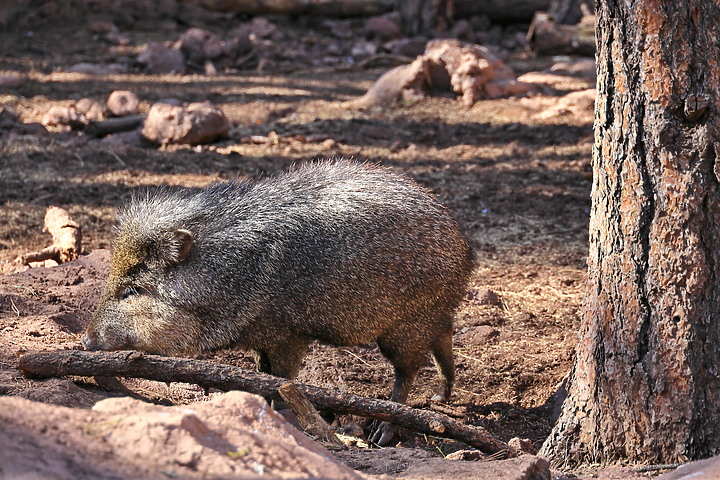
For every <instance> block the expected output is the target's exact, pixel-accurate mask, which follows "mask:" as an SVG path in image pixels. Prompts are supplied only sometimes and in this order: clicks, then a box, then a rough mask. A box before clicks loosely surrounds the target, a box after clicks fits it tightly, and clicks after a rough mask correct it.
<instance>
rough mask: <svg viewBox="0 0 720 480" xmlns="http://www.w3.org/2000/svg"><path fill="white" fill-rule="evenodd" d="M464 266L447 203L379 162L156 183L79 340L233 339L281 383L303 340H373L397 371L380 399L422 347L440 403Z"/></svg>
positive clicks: (397, 397) (179, 343)
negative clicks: (432, 365)
mask: <svg viewBox="0 0 720 480" xmlns="http://www.w3.org/2000/svg"><path fill="white" fill-rule="evenodd" d="M472 269H473V254H472V250H471V249H470V247H469V246H468V243H467V242H466V240H465V238H464V237H463V235H462V233H461V232H460V229H459V228H458V225H457V222H456V221H455V220H454V219H453V217H452V215H451V214H450V213H449V212H448V210H447V209H446V208H445V207H444V206H442V205H441V204H440V203H438V202H437V201H436V200H435V199H434V197H433V196H432V195H431V194H429V193H428V192H427V191H426V190H425V189H424V188H423V187H421V186H420V185H418V184H417V183H415V182H414V181H412V180H411V179H409V178H407V177H405V176H402V175H398V174H395V173H393V172H391V171H390V170H387V169H384V168H381V167H377V166H373V165H363V164H358V163H353V162H347V161H332V162H321V163H316V164H308V165H305V166H302V167H299V168H297V169H295V170H292V171H290V172H288V173H286V174H283V175H279V176H277V177H274V178H267V179H264V180H261V181H259V182H257V183H254V184H251V183H245V182H243V183H238V182H230V183H223V184H217V185H213V186H210V187H208V188H207V189H205V190H202V191H179V192H170V191H167V190H165V191H161V192H159V193H157V194H155V195H152V196H146V197H144V198H140V199H137V200H135V201H133V202H131V203H130V205H129V206H128V207H127V208H126V209H125V210H124V211H123V212H122V213H121V215H120V222H119V227H118V229H117V235H116V238H115V240H114V243H113V257H112V265H111V270H110V278H109V280H108V284H107V286H106V289H105V293H104V294H103V300H102V301H101V303H100V307H99V308H98V311H97V312H96V315H95V317H94V318H93V321H92V322H91V323H90V325H89V326H88V330H87V332H86V334H85V337H84V340H83V343H84V344H85V345H86V347H87V348H89V349H96V348H101V349H117V348H134V349H138V350H144V351H148V352H156V353H163V354H170V355H172V354H186V353H196V352H200V351H207V350H212V349H216V348H224V347H228V346H231V345H235V346H239V347H244V348H247V349H251V350H253V351H254V354H255V359H256V363H257V366H258V368H259V369H260V370H261V371H263V372H266V373H270V374H273V375H277V376H282V377H287V378H293V377H294V376H295V375H296V374H297V373H298V370H299V369H300V367H301V365H302V358H303V356H304V355H305V352H306V350H307V348H308V346H309V345H310V343H311V342H312V341H314V340H320V341H322V342H325V343H329V344H333V345H359V344H366V343H369V342H372V341H377V343H378V346H379V347H380V350H381V351H382V353H383V354H384V355H385V356H386V357H387V358H388V359H389V360H390V362H391V363H392V364H393V366H394V368H395V386H394V387H393V391H392V396H391V398H392V400H394V401H397V402H405V401H406V399H407V396H408V392H409V391H410V387H411V385H412V383H413V381H414V379H415V377H416V375H417V373H418V371H419V370H420V368H422V366H423V365H425V363H426V361H427V357H428V354H429V353H432V355H433V357H434V359H435V361H436V364H437V367H438V372H439V373H440V377H441V380H442V382H441V386H440V389H439V391H438V398H440V399H447V398H448V397H449V395H450V392H451V389H452V384H453V380H454V361H453V355H452V334H453V315H454V312H455V310H456V308H457V306H458V305H459V304H460V301H461V300H462V297H463V295H464V294H465V290H466V285H467V282H468V279H469V277H470V274H471V272H472ZM385 433H386V434H387V433H388V431H386V432H385ZM382 438H383V440H384V441H387V440H389V437H388V435H383V436H382Z"/></svg>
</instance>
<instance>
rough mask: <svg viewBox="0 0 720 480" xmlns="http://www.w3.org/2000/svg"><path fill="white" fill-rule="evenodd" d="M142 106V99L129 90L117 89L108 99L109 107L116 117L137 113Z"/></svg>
mask: <svg viewBox="0 0 720 480" xmlns="http://www.w3.org/2000/svg"><path fill="white" fill-rule="evenodd" d="M139 107H140V99H139V98H138V96H137V95H135V94H134V93H133V92H129V91H127V90H115V91H114V92H112V93H111V94H110V96H109V97H108V100H107V108H108V110H109V111H110V113H112V114H113V115H115V116H116V117H125V116H127V115H137V113H138V108H139Z"/></svg>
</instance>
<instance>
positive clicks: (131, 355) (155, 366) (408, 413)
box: [19, 350, 507, 453]
mask: <svg viewBox="0 0 720 480" xmlns="http://www.w3.org/2000/svg"><path fill="white" fill-rule="evenodd" d="M19 363H20V370H21V372H22V373H23V375H26V376H28V377H32V378H46V377H60V376H66V375H79V376H92V377H94V376H101V377H113V376H117V377H131V378H147V379H150V380H157V381H160V382H184V383H194V384H197V385H200V386H202V387H205V388H218V389H220V390H243V391H246V392H250V393H254V394H256V395H262V396H264V397H266V398H270V399H273V400H280V398H281V397H280V395H279V394H278V389H279V388H280V387H282V385H284V384H286V383H287V379H285V378H279V377H273V376H272V375H266V374H264V373H257V372H249V371H247V370H243V369H241V368H238V367H233V366H230V365H219V364H216V363H212V362H207V361H202V360H192V359H187V358H173V357H162V356H159V355H145V354H142V353H139V352H133V351H126V352H85V351H79V350H68V351H60V352H43V353H29V354H26V355H23V356H22V357H20V361H19ZM296 386H297V388H298V389H299V390H300V391H301V392H302V393H303V394H304V395H305V397H307V399H308V400H310V402H311V403H312V404H313V405H314V406H315V407H316V408H317V409H319V410H330V411H333V412H336V413H343V414H352V415H359V416H362V417H367V418H372V419H376V420H383V421H387V422H391V423H393V424H396V425H398V426H401V427H405V428H408V429H411V430H415V431H417V432H420V433H427V434H429V435H437V436H439V437H444V438H451V439H454V440H459V441H461V442H463V443H466V444H468V445H470V446H473V447H476V448H478V449H480V450H482V451H484V452H488V453H499V452H507V444H505V443H503V442H501V441H500V440H498V439H496V438H495V437H493V436H492V435H491V434H490V433H488V432H487V430H485V429H484V428H482V427H474V426H470V425H464V424H462V423H460V422H456V421H455V420H453V419H451V418H449V417H447V416H445V415H441V414H438V413H434V412H428V411H424V410H418V409H415V408H411V407H408V406H407V405H402V404H400V403H395V402H390V401H387V400H376V399H371V398H364V397H359V396H356V395H351V394H347V393H341V392H331V391H328V390H325V389H322V388H319V387H313V386H310V385H302V384H296Z"/></svg>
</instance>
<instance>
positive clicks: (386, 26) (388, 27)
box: [365, 16, 402, 42]
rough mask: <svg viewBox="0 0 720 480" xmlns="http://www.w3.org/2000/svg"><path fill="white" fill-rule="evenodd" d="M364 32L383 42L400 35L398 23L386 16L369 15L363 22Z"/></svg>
mask: <svg viewBox="0 0 720 480" xmlns="http://www.w3.org/2000/svg"><path fill="white" fill-rule="evenodd" d="M365 32H366V34H367V36H369V37H371V38H377V39H378V40H381V41H383V42H386V41H388V40H393V39H396V38H400V37H402V31H401V30H400V24H399V23H398V22H396V21H395V20H393V19H391V18H388V17H387V16H380V17H371V18H369V19H368V20H367V21H366V22H365Z"/></svg>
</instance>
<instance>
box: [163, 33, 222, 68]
mask: <svg viewBox="0 0 720 480" xmlns="http://www.w3.org/2000/svg"><path fill="white" fill-rule="evenodd" d="M175 48H176V49H179V50H180V51H181V52H183V54H185V58H186V59H187V60H188V61H190V62H193V63H194V64H196V65H203V64H205V62H206V61H208V60H213V59H215V58H217V57H219V56H220V55H222V54H223V49H224V42H223V41H222V39H221V38H220V37H218V36H217V35H215V34H214V33H212V32H210V31H208V30H205V29H202V28H191V29H189V30H188V31H186V32H185V33H183V34H182V35H181V36H180V38H179V39H178V41H177V42H175Z"/></svg>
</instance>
